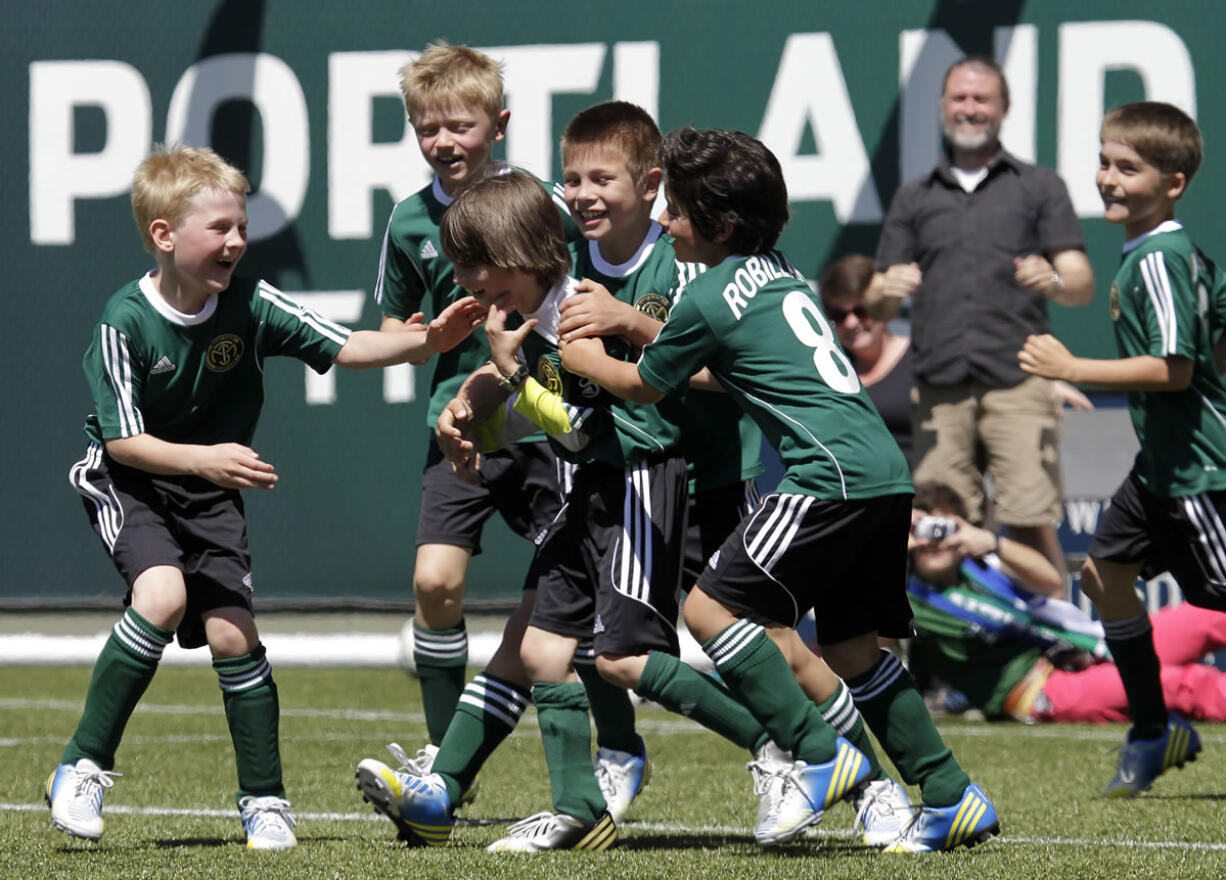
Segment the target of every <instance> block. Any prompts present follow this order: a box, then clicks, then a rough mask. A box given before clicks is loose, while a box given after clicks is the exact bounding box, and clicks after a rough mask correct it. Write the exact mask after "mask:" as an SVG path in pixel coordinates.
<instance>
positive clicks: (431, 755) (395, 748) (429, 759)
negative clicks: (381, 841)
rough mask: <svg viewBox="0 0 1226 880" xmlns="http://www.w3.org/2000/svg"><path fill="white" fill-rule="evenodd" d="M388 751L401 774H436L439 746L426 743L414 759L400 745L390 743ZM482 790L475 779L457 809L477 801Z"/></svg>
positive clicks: (461, 796) (461, 798)
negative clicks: (435, 766) (398, 765)
mask: <svg viewBox="0 0 1226 880" xmlns="http://www.w3.org/2000/svg"><path fill="white" fill-rule="evenodd" d="M387 750H388V751H389V752H391V755H392V757H393V758H395V759H396V760H397V761H398V762H399V763H400V772H401V773H408V774H409V775H411V776H429V775H430V774H431V773H433V772H434V759H435V758H437V757H438V746H436V745H434V743H426V744H425V745H424V746H422V747H421V748H420V749H418V750H417V755H416V756H415V757H412V758H410V757H409V753H408V752H406V751H405V750H404V747H403V746H402V745H400V743H388V744H387ZM480 790H481V782H480V780H479V779H477V778H475V777H474V779H473V784H472V785H470V786H468V788H467V789H465V791H464V794H462V795H460V802H459V803H458V804H457V805H456V809H459V808H460V807H463V806H466V805H468V804H471V803H472V802H473V801H475V800H476V799H477V792H478V791H480Z"/></svg>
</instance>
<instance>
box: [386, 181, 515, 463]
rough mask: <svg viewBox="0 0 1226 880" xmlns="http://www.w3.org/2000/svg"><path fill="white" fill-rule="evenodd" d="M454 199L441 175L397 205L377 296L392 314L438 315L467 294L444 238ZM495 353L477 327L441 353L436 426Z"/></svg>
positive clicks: (432, 407)
mask: <svg viewBox="0 0 1226 880" xmlns="http://www.w3.org/2000/svg"><path fill="white" fill-rule="evenodd" d="M451 202H452V199H451V197H450V196H448V195H447V194H446V193H445V192H443V187H442V184H441V183H440V182H439V180H438V178H435V179H434V182H433V183H432V184H430V185H429V186H427V187H425V188H424V189H422V190H419V191H418V192H417V193H415V194H413V195H411V196H409V197H408V198H407V199H405V200H404V201H402V202H400V203H399V204H398V205H396V207H395V208H394V209H393V210H392V216H391V217H390V218H389V219H388V221H387V231H386V232H385V233H384V235H383V250H382V252H381V253H380V254H379V278H378V280H377V281H376V282H375V302H377V303H378V304H379V307H380V309H382V311H383V314H384V315H386V316H387V317H389V318H396V319H397V320H400V321H405V320H408V319H409V318H410V317H412V316H413V314H414V313H416V312H425V313H426V314H427V315H438V314H439V313H440V312H442V311H443V309H445V308H447V306H449V305H451V304H452V303H453V302H455V301H456V300H457V299H460V298H461V297H463V296H464V289H463V288H462V287H460V286H459V285H458V284H456V283H455V281H454V279H453V277H452V276H453V267H452V265H451V261H450V260H448V259H447V258H446V257H445V256H443V249H442V246H441V245H440V244H439V240H438V227H439V223H440V222H441V221H442V218H443V212H444V211H445V210H447V206H448V205H450V204H451ZM489 356H490V350H489V344H488V343H487V342H486V341H485V334H484V333H472V334H470V335H469V336H468V338H467V339H465V340H464V341H463V342H461V343H460V344H459V345H457V346H456V347H455V348H453V349H451V351H446V352H442V353H440V354H438V355H436V356H435V361H434V374H433V376H432V377H431V379H430V403H429V406H428V407H427V411H426V425H427V427H428V428H429V429H430V430H431V431H433V430H434V426H435V425H436V424H438V417H439V413H441V412H442V411H443V407H445V406H446V405H447V404H448V403H449V402H450V401H451V399H452V398H453V397H455V395H456V392H457V391H459V390H460V385H461V384H462V383H463V381H464V379H465V378H467V376H468V374H469V373H471V372H472V371H473V370H475V369H477V368H478V367H480V366H481V365H482V364H484V363H485V362H486V360H488V359H489ZM538 439H539V438H538Z"/></svg>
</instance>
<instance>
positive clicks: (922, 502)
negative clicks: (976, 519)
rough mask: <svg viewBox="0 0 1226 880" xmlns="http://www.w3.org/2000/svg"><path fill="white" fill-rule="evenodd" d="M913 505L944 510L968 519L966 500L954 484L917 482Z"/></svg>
mask: <svg viewBox="0 0 1226 880" xmlns="http://www.w3.org/2000/svg"><path fill="white" fill-rule="evenodd" d="M911 506H912V507H914V508H915V509H916V510H926V511H928V512H929V513H931V512H932V511H934V510H944V511H945V512H947V513H952V514H955V515H957V516H960V517H962V518H963V519H966V502H965V501H963V500H962V496H961V495H959V494H958V492H957V490H955V489H954V488H953V487H952V486H948V485H946V484H945V483H917V484H916V486H915V498H914V499H913V500H912V501H911Z"/></svg>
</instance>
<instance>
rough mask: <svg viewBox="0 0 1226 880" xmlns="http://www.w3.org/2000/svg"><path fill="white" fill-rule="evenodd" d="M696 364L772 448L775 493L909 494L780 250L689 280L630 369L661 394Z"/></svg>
mask: <svg viewBox="0 0 1226 880" xmlns="http://www.w3.org/2000/svg"><path fill="white" fill-rule="evenodd" d="M704 366H706V367H710V369H711V371H712V373H714V375H715V378H716V379H718V380H719V382H720V384H722V385H723V386H724V387H725V388H727V389H728V391H729V393H730V394H732V396H733V397H734V398H735V399H736V401H737V403H738V404H739V405H740V406H741V407H742V408H743V409H744V410H745V411H746V412H748V413H749V415H750V416H751V417H752V418H753V420H754V421H755V422H756V423H757V425H758V427H759V428H761V429H762V432H763V433H764V434H765V435H766V437H767V439H768V440H769V441H770V442H771V445H773V446H774V447H775V449H776V450H777V451H778V453H779V457H780V460H781V461H782V463H783V466H784V469H785V473H784V476H783V479H782V481H781V482H780V484H779V491H780V492H795V493H799V494H804V495H813V496H815V497H817V498H821V499H824V500H847V499H858V498H872V497H877V496H880V495H889V494H897V493H908V492H911V491H912V487H911V478H910V476H909V474H908V471H907V463H906V460H905V459H904V458H903V455H902V453H901V452H900V451H899V450H898V444H897V443H895V442H894V439H893V438H892V437H891V436H890V432H889V431H888V430H887V429H886V427H885V423H884V422H883V421H882V420H881V416H880V415H879V414H878V412H877V410H876V408H875V407H874V406H873V404H872V401H870V400H869V397H868V394H867V392H865V390H864V388H863V387H862V386H861V384H860V380H859V377H858V376H857V375H856V371H855V369H854V368H853V367H852V365H851V363H850V362H849V361H848V360H847V356H846V355H845V354H844V353H843V351H842V349H841V348H840V346H839V343H838V339H837V338H836V337H835V334H834V330H833V329H832V328H831V326H830V324H829V322H828V321H827V320H826V316H825V315H824V314H823V312H822V309H821V306H820V305H819V304H818V300H817V297H816V295H814V293H813V291H811V290H810V289H809V286H808V284H807V283H805V281H804V279H803V278H802V277H801V276H800V275H799V273H797V272H796V270H795V269H794V268H793V267H792V266H791V264H790V263H789V262H788V261H787V258H786V257H784V256H783V254H781V253H779V252H778V251H773V252H771V253H769V254H757V255H755V256H750V257H741V256H734V257H729V258H728V259H726V260H725V261H724V262H722V263H720V264H719V265H718V266H713V267H711V268H710V269H709V270H708V271H707V272H706V273H705V274H703V275H700V276H699V277H698V278H696V279H694V280H693V281H691V282H690V284H689V285H688V286H687V289H686V291H685V294H684V296H682V297H681V299H680V301H679V302H678V303H677V305H676V306H675V307H674V308H673V310H672V314H671V315H670V316H669V320H668V323H667V324H665V325H664V328H663V329H662V330H661V331H660V335H659V336H658V337H657V338H656V340H655V342H653V343H651V344H650V345H648V346H647V347H646V348H645V349H644V350H643V356H642V358H641V359H640V360H639V365H638V367H639V374H640V375H641V376H642V378H643V379H644V380H645V381H646V382H647V383H649V384H650V385H651V386H653V387H654V388H656V389H658V390H660V391H663V392H665V393H668V392H671V391H673V390H675V389H677V388H680V387H681V386H683V385H684V384H685V382H686V381H687V380H688V379H689V377H690V376H691V375H693V374H694V373H695V372H697V371H698V370H699V369H700V368H702V367H704Z"/></svg>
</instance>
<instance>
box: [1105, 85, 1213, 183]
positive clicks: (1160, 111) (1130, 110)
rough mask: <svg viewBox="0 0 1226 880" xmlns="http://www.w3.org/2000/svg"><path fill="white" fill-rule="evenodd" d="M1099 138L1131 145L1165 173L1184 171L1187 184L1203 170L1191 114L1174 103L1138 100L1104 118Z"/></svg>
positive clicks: (1202, 151)
mask: <svg viewBox="0 0 1226 880" xmlns="http://www.w3.org/2000/svg"><path fill="white" fill-rule="evenodd" d="M1099 137H1100V138H1101V139H1102V141H1103V142H1104V143H1106V142H1107V141H1115V142H1116V143H1120V144H1123V145H1124V146H1126V147H1131V148H1132V149H1134V150H1136V151H1137V153H1138V154H1139V155H1140V156H1141V158H1142V159H1144V160H1145V161H1146V162H1148V163H1149V164H1150V165H1153V166H1154V167H1155V168H1157V169H1158V170H1159V171H1161V172H1162V173H1163V174H1176V173H1179V172H1182V173H1183V176H1184V178H1185V183H1191V182H1192V178H1193V177H1194V176H1195V175H1196V172H1197V171H1198V170H1199V169H1200V163H1201V158H1202V155H1203V153H1204V146H1203V145H1202V143H1201V137H1200V129H1198V128H1197V127H1196V123H1195V122H1193V121H1192V117H1190V116H1188V114H1186V113H1184V112H1183V111H1182V110H1180V109H1179V108H1178V107H1176V106H1174V105H1173V104H1166V103H1163V102H1162V101H1137V102H1136V103H1134V104H1124V105H1122V106H1120V107H1116V108H1115V109H1114V110H1111V111H1109V112H1108V113H1107V115H1106V116H1104V117H1103V125H1102V128H1101V129H1100V132H1099Z"/></svg>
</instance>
